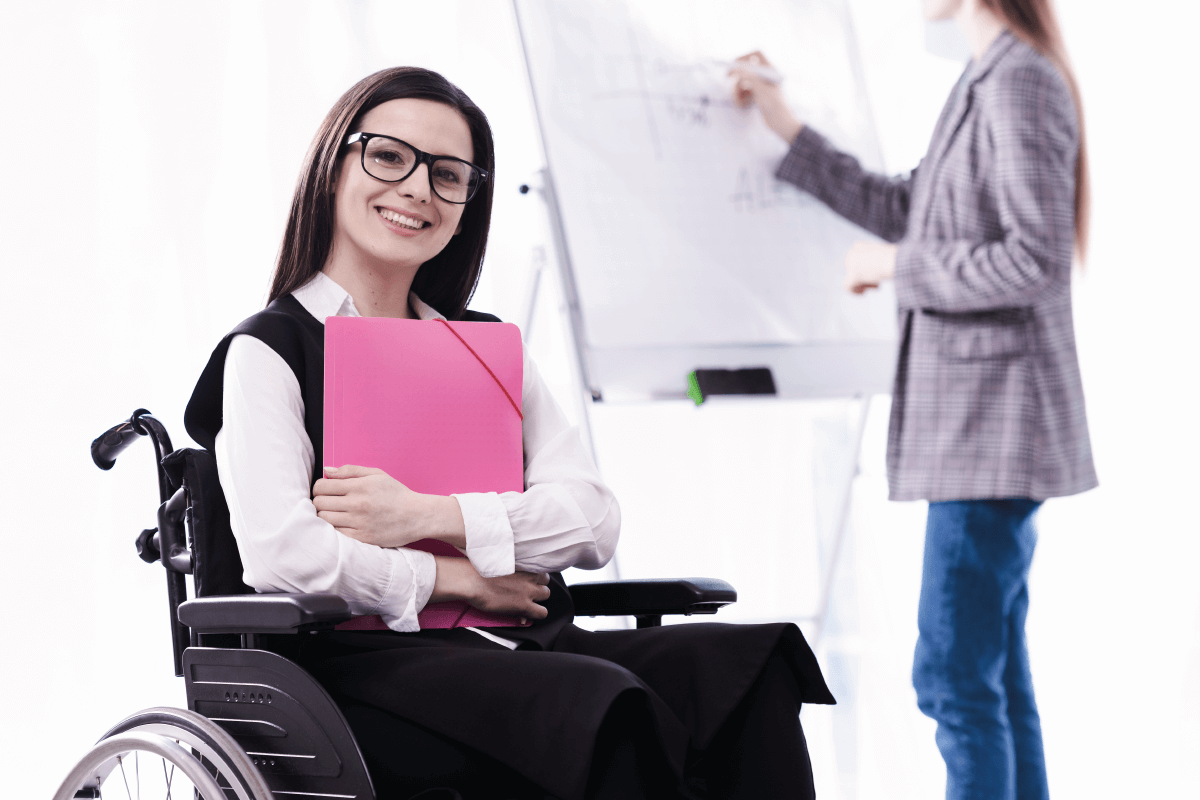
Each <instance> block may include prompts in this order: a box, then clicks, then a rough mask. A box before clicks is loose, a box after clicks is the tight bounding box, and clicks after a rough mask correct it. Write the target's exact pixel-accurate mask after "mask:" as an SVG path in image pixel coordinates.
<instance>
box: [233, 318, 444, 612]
mask: <svg viewBox="0 0 1200 800" xmlns="http://www.w3.org/2000/svg"><path fill="white" fill-rule="evenodd" d="M224 374H225V381H224V394H223V398H222V408H223V417H224V419H223V422H222V427H221V431H220V432H219V433H218V434H217V437H216V444H215V451H216V459H217V470H218V473H219V475H220V478H221V487H222V489H223V490H224V492H225V499H226V501H227V503H228V505H229V516H230V522H231V524H232V527H233V533H234V536H235V537H236V539H237V542H238V551H239V553H240V554H241V557H242V564H243V566H244V568H245V573H244V580H245V581H246V583H248V584H249V585H250V586H252V587H253V588H254V589H256V590H258V591H260V592H331V593H333V594H337V595H338V596H340V597H342V598H343V599H345V600H346V602H347V603H349V605H350V610H351V611H352V612H353V613H355V614H379V615H380V616H382V617H383V619H384V621H385V622H386V623H387V625H388V626H389V627H391V628H393V629H394V630H399V631H414V630H418V625H417V612H418V611H420V609H421V608H423V607H424V606H425V604H426V602H428V600H429V597H430V594H431V593H432V591H433V588H434V582H435V579H436V569H435V564H434V560H433V556H431V555H430V554H428V553H422V552H417V551H410V550H387V549H383V548H379V547H373V546H371V545H367V544H363V543H362V542H358V541H355V540H354V539H351V538H349V537H346V536H341V535H339V534H338V533H337V531H335V530H334V529H333V527H332V526H331V525H330V524H329V523H327V522H325V521H323V520H321V519H320V518H318V517H317V513H316V509H315V508H314V507H313V504H312V501H311V500H310V499H309V476H310V475H311V474H312V472H311V470H312V464H313V448H312V443H311V442H310V441H309V438H308V434H307V433H306V432H305V430H304V406H303V401H302V399H301V395H300V386H299V384H298V383H297V381H296V376H295V374H294V373H293V372H292V370H291V369H290V368H289V367H288V365H287V364H286V362H284V360H283V359H282V358H281V357H280V356H279V355H278V354H277V353H275V352H274V351H273V350H271V348H270V347H268V346H267V345H266V344H264V343H263V342H262V341H260V340H258V339H256V338H254V337H252V336H237V337H235V338H234V339H233V341H232V342H231V343H230V345H229V352H228V354H227V355H226V358H225V373H224Z"/></svg>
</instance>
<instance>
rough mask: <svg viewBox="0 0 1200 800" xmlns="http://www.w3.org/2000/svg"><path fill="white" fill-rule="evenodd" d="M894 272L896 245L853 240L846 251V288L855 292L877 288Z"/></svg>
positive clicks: (859, 292) (860, 292)
mask: <svg viewBox="0 0 1200 800" xmlns="http://www.w3.org/2000/svg"><path fill="white" fill-rule="evenodd" d="M895 274H896V245H894V244H885V243H883V242H855V243H854V244H853V245H851V246H850V251H849V252H848V253H846V288H847V289H849V290H850V291H852V292H854V293H855V294H862V293H863V292H865V291H866V290H867V289H878V288H879V284H880V283H882V282H883V281H885V280H888V279H890V278H892V277H893V276H894V275H895Z"/></svg>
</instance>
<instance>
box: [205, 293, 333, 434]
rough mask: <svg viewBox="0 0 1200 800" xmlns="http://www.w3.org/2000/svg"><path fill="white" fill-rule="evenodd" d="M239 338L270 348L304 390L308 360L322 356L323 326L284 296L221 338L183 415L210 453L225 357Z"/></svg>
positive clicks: (217, 421) (217, 424) (217, 420)
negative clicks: (242, 337)
mask: <svg viewBox="0 0 1200 800" xmlns="http://www.w3.org/2000/svg"><path fill="white" fill-rule="evenodd" d="M239 336H251V337H253V338H255V339H258V340H259V341H261V342H262V343H263V344H265V345H266V346H267V347H269V348H270V349H271V350H272V351H274V352H275V353H276V354H277V355H278V356H279V357H280V358H281V359H283V361H284V362H285V363H286V364H287V366H288V367H289V368H290V369H291V371H292V372H293V374H295V375H296V379H297V381H299V382H300V383H301V385H302V386H303V384H304V380H303V376H305V375H306V373H307V369H306V364H307V362H308V361H309V359H310V358H311V359H314V360H319V358H320V356H321V355H322V351H323V348H324V340H325V326H324V325H323V324H322V323H321V322H320V321H319V320H318V319H316V317H314V316H313V315H312V314H310V313H308V311H306V310H305V308H304V306H302V305H301V304H300V302H299V301H298V300H296V298H295V297H293V296H292V295H290V294H287V295H283V296H281V297H278V298H276V299H275V300H272V301H271V303H270V304H269V305H268V306H267V307H266V308H264V309H263V310H261V311H259V312H258V313H256V314H251V315H250V316H249V317H247V318H246V319H244V320H242V321H241V322H240V323H238V324H237V325H236V326H235V327H234V328H233V330H231V331H230V332H229V333H227V334H225V336H223V337H221V340H220V341H219V342H217V346H216V347H215V348H213V352H212V355H211V356H209V359H208V363H207V364H206V365H205V367H204V370H203V371H202V372H201V373H200V379H199V380H198V381H197V382H196V387H195V389H193V391H192V396H191V399H189V400H188V404H187V408H186V409H185V411H184V426H185V427H186V428H187V431H188V434H189V435H190V436H191V437H192V438H193V439H194V440H195V441H197V442H199V443H200V445H201V446H203V447H206V448H209V449H212V446H213V442H214V441H215V439H216V434H217V431H218V430H220V428H221V417H222V415H221V404H222V397H223V392H224V382H225V361H226V357H227V356H228V354H229V348H230V345H231V344H232V343H233V341H234V339H236V338H237V337H239Z"/></svg>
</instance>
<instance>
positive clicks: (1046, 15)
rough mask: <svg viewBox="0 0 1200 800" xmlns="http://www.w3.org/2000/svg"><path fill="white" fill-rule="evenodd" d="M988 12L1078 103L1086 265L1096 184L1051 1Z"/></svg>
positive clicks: (1078, 185) (989, 4)
mask: <svg viewBox="0 0 1200 800" xmlns="http://www.w3.org/2000/svg"><path fill="white" fill-rule="evenodd" d="M980 2H981V4H982V5H983V7H984V8H986V9H988V10H989V11H991V12H992V13H993V14H996V15H997V16H998V17H1000V19H1001V20H1003V21H1004V23H1005V24H1006V25H1007V26H1008V28H1009V30H1011V31H1012V32H1013V33H1014V34H1015V35H1016V36H1017V37H1019V38H1020V39H1022V40H1024V42H1025V43H1026V44H1028V45H1029V46H1030V47H1032V48H1033V49H1034V50H1037V51H1038V52H1039V53H1041V54H1042V55H1043V56H1045V57H1046V58H1047V59H1049V61H1050V63H1052V64H1053V65H1054V66H1055V67H1056V68H1057V69H1058V71H1059V72H1060V73H1061V74H1062V76H1063V80H1065V81H1066V82H1067V87H1068V88H1069V89H1070V90H1071V97H1072V98H1073V99H1074V100H1075V113H1076V114H1077V115H1078V117H1079V155H1078V158H1077V160H1076V162H1075V252H1076V253H1077V254H1078V256H1079V260H1080V262H1081V263H1082V261H1083V260H1084V259H1085V258H1086V257H1087V243H1088V229H1089V226H1090V224H1091V209H1092V181H1091V177H1090V176H1089V174H1088V155H1087V136H1086V135H1085V132H1084V124H1083V100H1082V99H1081V98H1080V96H1079V83H1078V82H1077V81H1076V80H1075V71H1074V70H1072V69H1071V63H1070V60H1069V59H1068V58H1067V48H1066V45H1065V44H1064V43H1063V38H1062V31H1061V30H1060V29H1059V27H1058V18H1057V17H1056V16H1055V14H1054V7H1053V6H1052V5H1051V0H980Z"/></svg>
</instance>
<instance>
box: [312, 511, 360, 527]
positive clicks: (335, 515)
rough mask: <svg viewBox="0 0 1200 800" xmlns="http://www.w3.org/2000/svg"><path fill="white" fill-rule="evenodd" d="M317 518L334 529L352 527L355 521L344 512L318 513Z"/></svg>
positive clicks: (350, 515) (352, 516)
mask: <svg viewBox="0 0 1200 800" xmlns="http://www.w3.org/2000/svg"><path fill="white" fill-rule="evenodd" d="M317 517H319V518H320V519H323V520H325V521H326V522H328V523H329V524H330V525H332V526H333V527H335V528H346V527H353V525H354V523H355V521H356V520H355V519H354V515H353V514H350V513H349V512H346V511H318V512H317Z"/></svg>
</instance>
